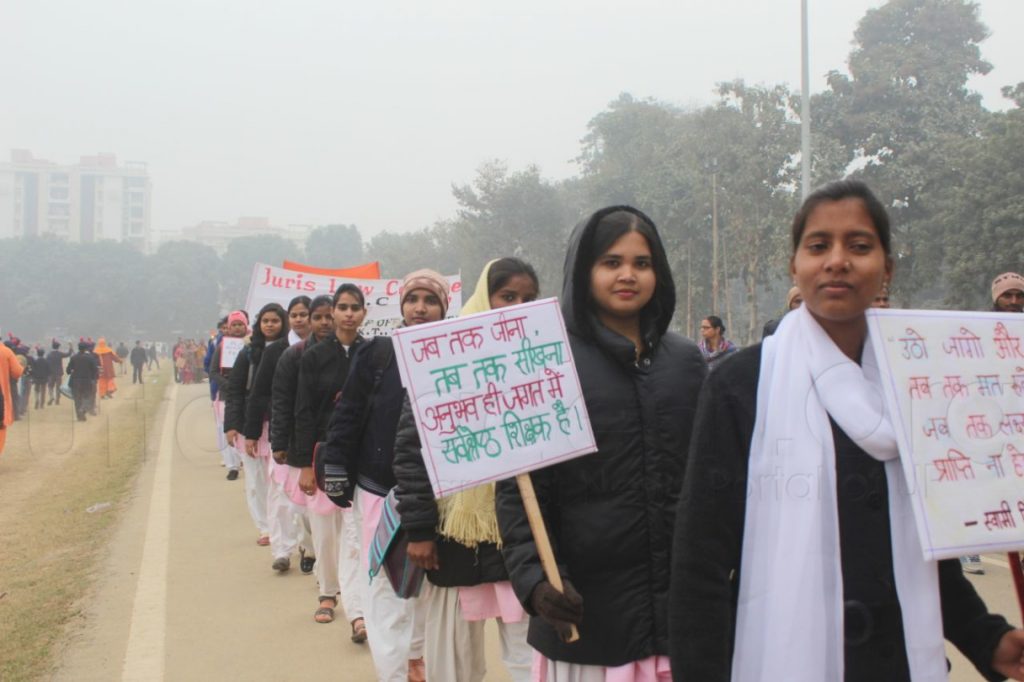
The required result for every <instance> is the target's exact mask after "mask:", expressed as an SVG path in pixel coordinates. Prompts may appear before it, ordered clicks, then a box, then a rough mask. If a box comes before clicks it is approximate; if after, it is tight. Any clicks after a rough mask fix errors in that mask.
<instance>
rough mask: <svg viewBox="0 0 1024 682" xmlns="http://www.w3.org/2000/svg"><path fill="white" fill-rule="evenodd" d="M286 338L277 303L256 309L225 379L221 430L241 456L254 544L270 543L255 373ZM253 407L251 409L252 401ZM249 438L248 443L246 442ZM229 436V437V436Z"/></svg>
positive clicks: (266, 452) (260, 404) (266, 450)
mask: <svg viewBox="0 0 1024 682" xmlns="http://www.w3.org/2000/svg"><path fill="white" fill-rule="evenodd" d="M287 335H288V322H287V317H286V314H285V311H284V308H282V307H281V305H280V304H278V303H268V304H266V305H265V306H263V308H261V309H260V312H259V314H258V315H256V322H255V323H254V325H253V330H252V337H251V339H250V341H249V345H248V346H246V347H245V349H244V350H242V352H241V353H239V354H238V357H237V358H236V359H235V365H234V367H232V368H231V374H230V376H229V377H228V385H227V392H226V395H225V408H224V431H225V433H226V434H229V433H230V435H229V437H228V440H229V441H233V442H236V443H237V444H238V445H237V446H236V447H238V448H239V449H240V451H241V453H242V454H243V457H242V466H243V468H244V469H245V499H246V502H247V503H248V506H249V514H250V516H252V520H253V523H255V524H256V529H257V530H258V531H259V536H258V537H257V538H256V543H257V544H259V545H261V546H264V547H265V546H267V545H269V544H270V525H269V523H268V521H267V493H268V472H267V468H268V464H267V460H266V457H267V456H268V455H269V454H270V452H269V448H264V449H257V447H256V444H257V440H258V439H259V437H260V434H261V433H262V431H263V422H264V418H265V409H264V407H265V403H264V402H263V400H262V396H261V395H260V394H259V392H258V391H256V383H255V378H256V373H257V371H258V370H259V366H260V362H261V360H262V359H263V352H264V351H265V350H266V347H267V344H268V343H271V344H272V343H273V342H274V341H277V340H278V339H280V338H284V337H286V336H287ZM254 400H255V401H256V403H257V404H256V405H255V406H253V405H252V403H253V401H254ZM252 435H255V438H252V440H251V443H250V442H248V441H247V440H246V439H249V438H251V436H252ZM232 436H233V437H232Z"/></svg>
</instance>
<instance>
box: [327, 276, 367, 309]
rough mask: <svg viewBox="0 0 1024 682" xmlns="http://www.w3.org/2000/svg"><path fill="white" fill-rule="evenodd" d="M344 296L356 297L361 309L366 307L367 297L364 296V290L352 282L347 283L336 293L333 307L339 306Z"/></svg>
mask: <svg viewBox="0 0 1024 682" xmlns="http://www.w3.org/2000/svg"><path fill="white" fill-rule="evenodd" d="M342 294H348V295H349V296H353V297H355V299H356V300H357V301H359V305H360V307H363V308H365V307H366V296H364V295H363V290H362V289H360V288H359V287H358V286H356V285H355V284H353V283H352V282H345V283H344V284H342V285H341V286H340V287H338V288H337V289H335V291H334V300H333V301H331V304H332V305H338V299H339V298H341V297H342Z"/></svg>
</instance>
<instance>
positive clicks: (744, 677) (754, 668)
mask: <svg viewBox="0 0 1024 682" xmlns="http://www.w3.org/2000/svg"><path fill="white" fill-rule="evenodd" d="M862 363H863V364H862V366H859V365H857V363H855V362H853V361H852V360H850V359H849V358H848V357H846V356H845V355H843V353H842V352H841V351H840V350H839V348H838V347H837V346H836V345H835V343H833V342H832V340H831V339H830V338H829V336H828V334H826V333H825V330H824V329H822V328H821V326H820V325H819V324H818V323H817V321H816V320H815V319H814V318H813V317H812V316H811V314H810V313H809V312H808V311H807V309H806V306H801V307H800V308H798V309H797V310H795V311H793V312H791V313H790V314H788V315H786V316H785V317H784V318H783V320H782V323H781V324H780V325H779V328H778V330H777V331H776V332H775V334H774V335H773V336H770V337H768V338H767V339H765V341H764V344H763V346H762V350H761V372H760V375H759V377H758V389H757V417H756V420H755V423H754V435H753V438H752V441H751V445H750V460H749V461H750V464H749V476H748V484H747V485H748V488H747V506H746V520H745V526H744V533H743V555H742V557H743V558H742V562H741V570H740V592H739V604H738V607H737V616H736V640H735V648H734V653H733V661H732V680H733V682H839V681H841V680H842V679H843V671H844V660H843V655H844V648H843V633H844V631H843V577H842V568H841V564H840V553H839V551H840V550H839V516H838V511H837V509H836V504H837V500H836V466H835V444H834V442H833V439H832V429H831V427H830V425H829V416H831V417H832V419H834V420H835V422H836V423H837V424H838V425H839V427H840V428H841V429H842V430H843V431H844V432H845V433H846V434H847V435H848V436H850V438H851V439H852V440H853V441H854V442H855V443H856V444H857V445H858V446H859V447H861V448H862V449H863V450H865V451H866V452H867V453H868V454H870V455H871V456H872V457H874V458H875V459H877V460H880V461H884V462H885V473H886V479H887V482H888V490H889V521H890V527H891V535H892V554H893V572H894V574H895V579H896V592H897V594H898V596H899V601H900V608H901V610H902V614H903V632H904V637H905V641H906V649H907V660H908V662H909V664H910V675H911V679H912V680H914V682H936V681H938V680H946V679H947V673H946V659H945V655H944V649H943V634H942V612H941V606H940V603H939V586H938V570H937V567H936V564H935V562H932V561H925V560H924V558H923V553H922V551H921V545H920V542H919V541H918V535H917V528H916V526H915V525H914V514H913V509H912V508H911V504H910V496H909V494H908V493H907V491H908V490H909V488H908V487H907V484H906V480H905V478H904V475H903V470H902V468H901V465H900V460H899V456H898V455H899V453H898V449H897V446H896V439H895V435H894V432H893V429H892V424H891V422H890V421H889V417H888V414H887V411H886V407H885V402H884V400H883V397H882V393H881V390H880V386H881V384H880V379H879V374H878V364H877V362H876V360H875V356H874V352H873V351H872V349H871V344H870V342H866V343H865V346H864V352H863V357H862Z"/></svg>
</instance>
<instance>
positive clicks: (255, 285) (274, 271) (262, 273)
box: [245, 263, 462, 336]
mask: <svg viewBox="0 0 1024 682" xmlns="http://www.w3.org/2000/svg"><path fill="white" fill-rule="evenodd" d="M446 278H447V279H448V284H449V287H450V289H451V294H450V296H449V297H448V317H450V318H451V317H457V316H458V314H459V311H461V310H462V279H461V277H460V276H459V275H447V276H446ZM345 282H351V283H353V284H355V285H356V286H358V287H359V288H360V289H362V291H363V295H364V296H365V297H366V306H367V311H366V321H365V322H364V323H363V326H362V329H361V330H360V331H361V333H362V334H363V336H384V335H389V334H390V333H391V332H392V331H393V330H394V329H397V328H398V327H399V325H401V323H402V307H401V300H400V299H399V291H398V290H399V287H401V285H402V280H400V279H354V278H352V277H339V276H336V275H321V274H314V273H306V272H295V271H293V270H286V269H285V268H278V267H274V266H273V265H267V264H266V263H257V264H256V265H254V266H253V270H252V279H250V281H249V296H248V298H247V299H246V304H245V309H246V310H247V311H248V312H249V315H250V317H251V318H253V319H255V315H256V313H257V312H259V310H260V308H262V307H263V306H265V305H266V304H267V303H280V304H281V305H282V306H285V307H286V308H287V307H288V302H289V301H291V300H292V299H293V298H295V297H296V296H301V295H305V296H309V297H310V298H314V297H316V296H320V295H327V296H333V295H334V291H335V290H336V289H337V288H338V287H339V286H341V285H342V284H344V283H345Z"/></svg>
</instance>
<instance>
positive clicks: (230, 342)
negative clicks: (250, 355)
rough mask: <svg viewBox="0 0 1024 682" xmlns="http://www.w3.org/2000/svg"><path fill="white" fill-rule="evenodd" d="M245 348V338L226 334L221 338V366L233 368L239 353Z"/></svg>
mask: <svg viewBox="0 0 1024 682" xmlns="http://www.w3.org/2000/svg"><path fill="white" fill-rule="evenodd" d="M243 348H245V339H240V338H237V337H234V336H225V337H224V338H222V339H221V340H220V368H221V369H231V368H232V367H234V366H235V360H237V359H238V354H239V353H241V352H242V349H243Z"/></svg>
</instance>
